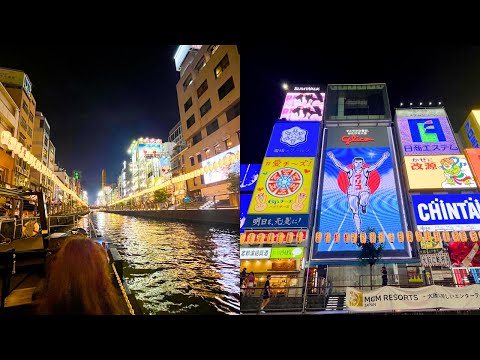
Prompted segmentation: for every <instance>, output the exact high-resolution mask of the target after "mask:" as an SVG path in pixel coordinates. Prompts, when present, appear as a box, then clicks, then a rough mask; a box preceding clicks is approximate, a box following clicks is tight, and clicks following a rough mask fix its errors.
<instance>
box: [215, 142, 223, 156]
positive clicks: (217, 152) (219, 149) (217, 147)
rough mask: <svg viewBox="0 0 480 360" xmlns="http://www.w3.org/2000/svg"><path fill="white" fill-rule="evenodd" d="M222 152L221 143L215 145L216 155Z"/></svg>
mask: <svg viewBox="0 0 480 360" xmlns="http://www.w3.org/2000/svg"><path fill="white" fill-rule="evenodd" d="M221 152H222V150H221V148H220V145H218V144H217V145H215V155H217V154H220V153H221Z"/></svg>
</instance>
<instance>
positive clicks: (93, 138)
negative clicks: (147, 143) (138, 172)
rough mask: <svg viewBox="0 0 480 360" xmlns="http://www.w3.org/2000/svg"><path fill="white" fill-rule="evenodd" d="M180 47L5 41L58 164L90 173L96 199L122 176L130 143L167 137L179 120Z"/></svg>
mask: <svg viewBox="0 0 480 360" xmlns="http://www.w3.org/2000/svg"><path fill="white" fill-rule="evenodd" d="M176 49H177V45H172V46H153V45H152V46H146V45H141V46H140V45H138V46H136V45H122V46H120V45H115V46H113V45H94V46H92V45H86V44H77V45H75V44H72V45H68V46H67V45H59V44H58V45H56V44H45V45H41V44H37V45H27V44H23V45H22V46H19V45H18V44H16V45H8V44H2V46H1V47H0V67H7V68H13V69H19V70H24V71H25V72H26V73H27V75H28V77H29V78H30V80H31V82H32V84H33V91H32V92H33V95H34V97H35V99H36V102H37V111H41V112H43V114H44V115H45V116H46V117H47V120H48V122H49V124H50V127H51V140H52V142H53V144H54V146H55V147H56V162H57V164H59V165H60V166H61V167H63V168H65V169H66V170H67V173H68V174H69V175H72V171H73V170H80V171H81V172H82V181H81V183H82V187H83V188H84V189H85V190H87V191H88V195H89V202H90V203H93V202H94V201H95V200H96V197H97V193H98V191H99V190H100V189H101V171H102V168H105V169H106V170H107V182H108V183H113V182H115V183H116V182H117V178H118V176H119V175H120V169H121V167H122V163H123V161H124V160H128V154H127V149H128V147H129V146H130V144H131V142H132V140H134V139H136V138H139V137H156V138H161V139H163V140H164V141H167V138H168V131H169V130H170V129H171V128H172V127H173V126H174V125H175V123H176V122H178V120H179V113H178V103H177V93H176V88H175V86H176V83H177V81H178V78H179V76H180V75H179V73H178V72H177V71H176V70H175V63H174V61H173V56H174V55H175V51H176Z"/></svg>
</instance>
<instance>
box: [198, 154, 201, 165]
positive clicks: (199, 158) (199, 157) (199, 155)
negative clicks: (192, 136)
mask: <svg viewBox="0 0 480 360" xmlns="http://www.w3.org/2000/svg"><path fill="white" fill-rule="evenodd" d="M201 162H202V154H197V163H199V164H200V163H201Z"/></svg>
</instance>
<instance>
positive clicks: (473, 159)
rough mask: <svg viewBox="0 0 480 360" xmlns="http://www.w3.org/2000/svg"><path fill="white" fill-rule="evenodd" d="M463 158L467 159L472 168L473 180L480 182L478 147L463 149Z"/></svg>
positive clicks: (479, 151) (479, 153)
mask: <svg viewBox="0 0 480 360" xmlns="http://www.w3.org/2000/svg"><path fill="white" fill-rule="evenodd" d="M463 153H464V154H465V158H466V159H467V161H468V163H469V165H470V170H472V173H473V177H474V178H475V182H476V183H477V186H478V184H480V149H465V150H464V151H463Z"/></svg>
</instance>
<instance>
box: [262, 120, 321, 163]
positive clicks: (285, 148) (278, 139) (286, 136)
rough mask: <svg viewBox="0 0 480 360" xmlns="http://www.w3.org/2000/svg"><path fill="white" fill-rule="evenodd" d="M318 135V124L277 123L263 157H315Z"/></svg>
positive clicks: (299, 122) (301, 122)
mask: <svg viewBox="0 0 480 360" xmlns="http://www.w3.org/2000/svg"><path fill="white" fill-rule="evenodd" d="M319 133H320V123H319V122H304V121H298V122H297V121H296V122H294V123H292V122H289V121H277V122H276V123H275V125H274V126H273V131H272V135H271V136H270V142H269V143H268V147H267V152H266V154H265V156H266V157H276V156H284V157H315V156H317V153H318V136H319Z"/></svg>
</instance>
